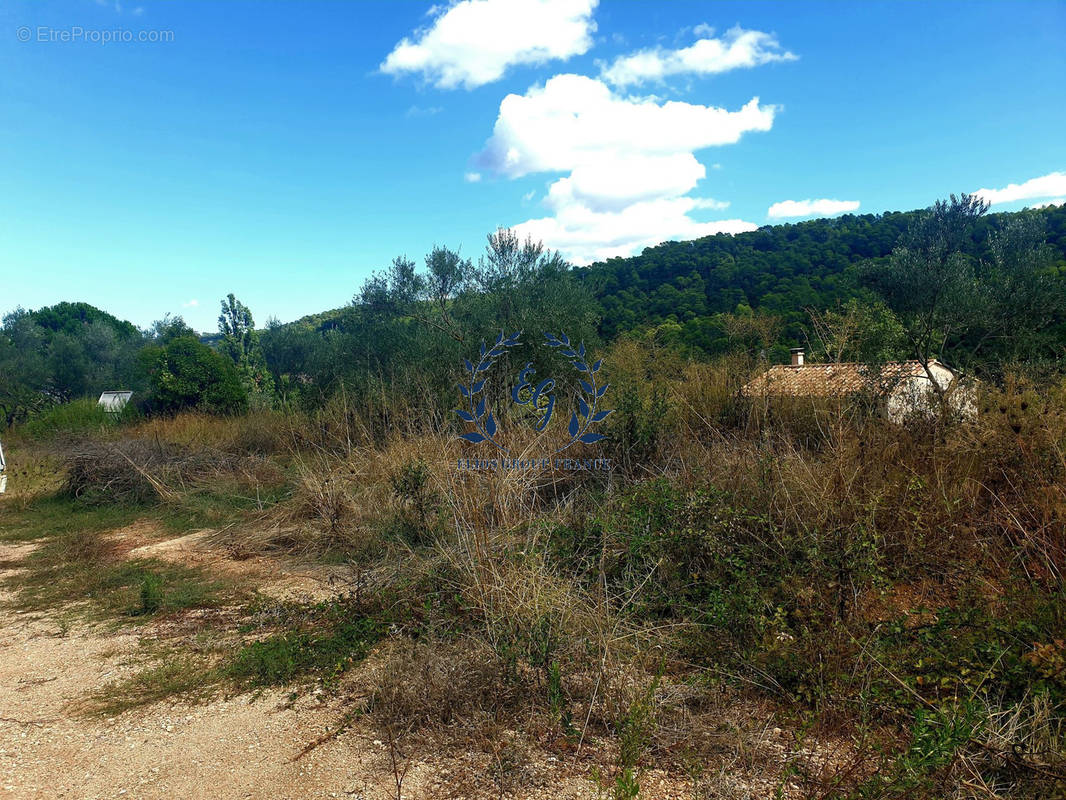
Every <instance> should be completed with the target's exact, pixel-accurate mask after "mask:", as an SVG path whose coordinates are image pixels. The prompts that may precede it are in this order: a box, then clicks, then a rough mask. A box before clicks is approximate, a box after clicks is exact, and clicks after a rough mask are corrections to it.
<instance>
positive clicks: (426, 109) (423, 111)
mask: <svg viewBox="0 0 1066 800" xmlns="http://www.w3.org/2000/svg"><path fill="white" fill-rule="evenodd" d="M443 110H444V109H443V108H442V107H441V106H411V107H410V108H408V109H407V111H405V112H404V116H405V117H432V116H433V115H434V114H439V113H440V112H442V111H443Z"/></svg>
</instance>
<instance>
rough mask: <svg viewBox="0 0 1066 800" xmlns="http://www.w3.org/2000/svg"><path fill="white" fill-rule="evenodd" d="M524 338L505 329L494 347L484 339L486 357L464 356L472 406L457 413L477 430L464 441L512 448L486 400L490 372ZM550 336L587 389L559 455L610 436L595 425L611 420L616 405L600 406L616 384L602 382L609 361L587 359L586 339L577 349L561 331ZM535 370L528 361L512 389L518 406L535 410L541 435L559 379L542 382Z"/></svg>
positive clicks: (465, 392) (467, 395)
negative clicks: (499, 436) (500, 438)
mask: <svg viewBox="0 0 1066 800" xmlns="http://www.w3.org/2000/svg"><path fill="white" fill-rule="evenodd" d="M521 336H522V331H515V332H514V333H512V334H511V335H510V336H505V335H504V333H503V331H501V332H500V335H499V336H498V337H496V341H495V343H494V344H493V345H492V347H486V345H485V343H484V342H482V343H481V352H480V360H479V361H478V362H477V363H476V364H474V363H472V362H471V361H470V360H469V359H463V364H464V365H465V367H466V371H467V372H468V373H469V375H470V381H469V383H465V384H464V383H460V384H459V391H460V393H461V394H462V395H463V397H464V398H465V400H466V406H467V408H466V409H462V408H457V409H455V413H456V414H458V415H459V418H460V419H462V420H463V421H464V422H471V423H473V425H474V430H472V431H468V432H466V433H463V434H460V436H459V438H460V439H464V440H466V441H468V442H472V443H474V444H479V443H481V442H490V443H491V444H492V445H493V446H494V447H496V448H497V449H498V450H500V451H501V452H503V453H507V452H508V450H507V448H506V447H504V446H503V445H502V444H501V443H500V442H499V441H498V440H497V439H496V436H497V433H498V432H499V424H498V422H497V420H496V417H495V415H494V414H493V412H492V410H491V409H489V408H488V407H487V403H486V400H485V386H486V381H487V378H486V377H485V373H487V372H488V371H489V370H490V369H491V368H492V366H493V365H494V364H495V363H496V360H497V359H499V358H500V356H502V355H504V354H505V353H507V350H508V348H511V347H516V346H517V345H519V344H521ZM544 338H545V342H544V344H545V345H546V346H547V347H551V348H553V349H556V350H558V351H559V354H560V355H562V356H563V357H564V358H566V359H567V360H568V361H569V362H570V366H571V367H573V368H574V370H575V371H576V372H578V373H579V374H580V375H581V376H582V377H580V378H579V379H578V384H579V385H580V387H581V393H580V394H579V395H578V398H577V409H576V410H575V411H574V412H573V413H572V414H571V415H570V421H569V423H568V425H567V432H568V434H569V436H570V438H569V439H568V440H567V442H566V443H565V444H563V445H561V446H560V447H558V448H556V450H555V451H554V452H553V455H554V453H561V452H562V451H563V450H566V449H567V448H568V447H570V446H571V445H574V444H577V443H578V442H581V443H582V444H594V443H595V442H598V441H600V440H601V439H603V438H604V435H603V434H602V433H597V432H595V431H594V430H592V428H593V426H594V425H596V424H597V423H599V422H603V420H605V419H607V416H608V415H609V414H610V413H611V411H613V409H608V410H602V409H600V408H599V404H600V400H602V399H603V396H604V395H605V394H606V393H607V389H608V388H609V387H610V384H609V383H604V384H602V385H600V384H599V383H598V382H597V380H596V373H598V372H599V371H600V367H602V366H603V359H600V360H598V361H596V362H595V363H593V364H589V363H587V362H586V360H585V343H584V342H579V343H578V346H577V347H574V346H573V345H572V344H571V342H570V337H568V336H567V335H566V334H565V333H560V334H559V335H558V336H556V335H554V334H552V333H545V334H544ZM535 373H536V370H535V369H533V364H532V362H530V363H527V364H526V365H525V367H524V368H523V369H522V370H521V372H519V374H518V383H517V384H516V385H515V387H514V388H513V389H512V390H511V400H512V402H513V403H514V404H515V405H518V406H524V407H526V408H527V409H528V410H529V412H530V413H531V414H532V416H533V418H534V419H535V420H536V423H535V425H534V429H535V430H536V431H537V432H538V433H541V432H543V431H545V430H546V429H547V427H548V423H550V422H551V419H552V414H553V413H554V411H555V395H554V394H553V392H554V389H555V379H554V378H546V379H544V380H542V381H540V382H534V378H533V375H534V374H535Z"/></svg>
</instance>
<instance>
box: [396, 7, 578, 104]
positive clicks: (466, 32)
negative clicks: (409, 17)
mask: <svg viewBox="0 0 1066 800" xmlns="http://www.w3.org/2000/svg"><path fill="white" fill-rule="evenodd" d="M597 2H598V0H461V1H460V2H457V3H454V4H453V5H451V6H449V7H447V8H437V7H434V8H433V9H431V12H432V17H433V22H432V24H431V25H429V26H428V27H426V28H422V29H420V30H418V31H416V32H415V34H414V36H413V37H412V38H407V37H405V38H403V39H402V40H400V42H399V44H397V45H396V47H395V48H393V50H392V52H391V53H389V55H388V56H387V57H386V59H385V61H384V62H382V64H381V71H382V72H385V73H388V74H390V75H400V74H403V73H419V74H421V75H422V76H423V77H424V78H425V79H426V80H427V81H429V82H431V83H433V84H434V85H435V86H437V87H438V88H441V89H454V88H456V87H459V86H462V87H463V88H466V89H473V88H476V87H478V86H483V85H484V84H486V83H492V82H493V81H496V80H499V79H500V78H502V77H503V75H504V73H505V72H506V71H507V68H508V67H511V66H514V65H516V64H543V63H546V62H548V61H551V60H553V59H567V58H570V57H571V56H575V55H581V54H582V53H585V52H587V51H588V49H589V48H590V47H591V46H592V34H593V33H594V32H595V30H596V23H595V22H593V20H592V11H593V9H594V8H595V7H596V4H597Z"/></svg>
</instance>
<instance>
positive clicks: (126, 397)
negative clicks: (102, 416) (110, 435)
mask: <svg viewBox="0 0 1066 800" xmlns="http://www.w3.org/2000/svg"><path fill="white" fill-rule="evenodd" d="M131 397H133V392H127V391H125V390H123V391H118V392H104V393H103V394H101V395H100V399H99V400H97V401H96V405H98V406H103V408H104V411H107V412H108V413H111V414H117V413H119V412H120V411H121V410H122V409H124V408H125V407H126V403H128V402H129V401H130V398H131Z"/></svg>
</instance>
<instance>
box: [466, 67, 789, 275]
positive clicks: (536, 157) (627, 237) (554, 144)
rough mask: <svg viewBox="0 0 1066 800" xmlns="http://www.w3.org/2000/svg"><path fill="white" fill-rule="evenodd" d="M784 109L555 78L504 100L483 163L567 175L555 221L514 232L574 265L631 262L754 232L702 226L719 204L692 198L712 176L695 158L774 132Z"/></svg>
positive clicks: (551, 200)
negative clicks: (627, 91)
mask: <svg viewBox="0 0 1066 800" xmlns="http://www.w3.org/2000/svg"><path fill="white" fill-rule="evenodd" d="M775 113H776V108H775V107H774V106H770V105H760V103H759V99H758V98H757V97H756V98H753V99H752V100H751V101H750V102H748V103H747V104H745V105H744V106H742V107H741V108H740V109H738V110H736V111H729V110H726V109H723V108H715V107H713V106H701V105H693V104H690V103H682V102H676V101H669V102H660V101H658V100H655V99H651V98H640V97H623V96H621V95H618V94H616V93H615V92H613V91H612V90H611V89H610V88H609V87H608V86H607V85H605V84H604V83H603V82H602V81H599V80H596V79H594V78H588V77H584V76H581V75H556V76H555V77H553V78H551V79H550V80H549V81H548V82H547V83H545V84H544V85H543V86H535V87H533V88H531V89H529V90H528V91H527V92H526V93H525V94H524V95H516V94H511V95H508V96H507V97H505V98H504V100H503V101H502V102H501V103H500V112H499V116H498V117H497V119H496V125H495V127H494V129H493V134H492V137H491V138H490V139H489V141H488V143H487V144H486V146H485V149H484V150H483V151H482V152H481V153H480V154H479V155H478V157H477V159H476V160H477V162H478V163H479V164H480V166H482V167H483V168H485V169H488V170H492V171H493V172H495V173H497V174H500V175H504V176H506V177H509V178H519V177H522V176H524V175H529V174H535V173H543V172H554V173H566V174H565V175H563V176H562V177H559V178H557V179H556V180H554V181H553V182H552V183H551V185H550V186H549V188H548V193H547V196H546V197H545V199H544V204H545V205H546V206H547V207H548V208H549V209H550V210H551V211H552V212H553V216H551V217H545V218H542V219H534V220H529V221H527V222H524V223H522V224H520V225H518V226H516V227H517V228H518V229H519V231H520V232H521V233H522V234H523V235H525V234H527V233H528V234H530V235H532V236H533V237H534V238H538V239H542V240H543V241H544V242H545V244H546V245H547V246H549V247H552V248H558V249H560V250H562V251H563V253H564V254H565V255H566V256H567V257H569V258H570V259H572V260H573V261H575V262H576V263H588V262H590V261H594V260H597V259H600V258H606V257H609V256H612V255H625V254H629V253H631V252H633V251H634V250H636V249H638V248H640V247H644V246H647V245H650V244H658V243H659V242H661V241H664V240H666V239H670V238H684V239H689V238H694V237H699V236H707V235H710V234H713V233H718V232H728V233H736V232H740V231H744V230H753V229H754V228H755V227H757V226H756V225H754V224H753V223H750V222H744V221H742V220H737V219H734V220H724V221H715V222H699V221H697V220H695V219H693V218H692V217H691V216H689V213H690V212H692V211H694V210H700V209H703V210H721V209H723V208H725V207H727V206H728V203H724V202H722V201H719V200H713V199H710V198H694V197H689V196H687V195H688V193H689V192H691V191H692V190H693V189H695V188H696V186H697V185H698V183H699V182H700V181H701V180H702V179H703V178H704V177H705V176H706V173H707V170H706V168H705V167H704V165H703V164H701V163H700V162H699V161H698V160H697V159H696V156H695V154H694V153H695V151H697V150H701V149H704V148H707V147H714V146H718V145H725V144H733V143H735V142H737V141H739V140H740V138H741V137H742V136H743V135H744V134H745V133H747V132H749V131H767V130H769V129H770V127H771V126H772V125H773V120H774V114H775Z"/></svg>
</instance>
